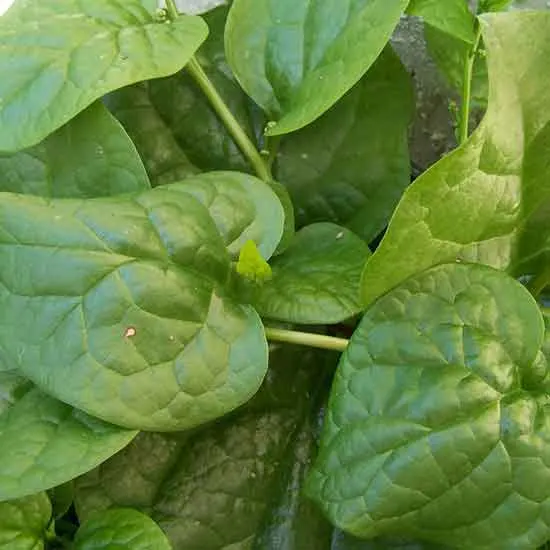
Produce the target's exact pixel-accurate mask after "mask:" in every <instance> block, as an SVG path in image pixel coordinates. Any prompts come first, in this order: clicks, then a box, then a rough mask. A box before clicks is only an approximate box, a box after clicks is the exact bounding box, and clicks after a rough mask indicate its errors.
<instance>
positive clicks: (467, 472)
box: [309, 264, 550, 548]
mask: <svg viewBox="0 0 550 550" xmlns="http://www.w3.org/2000/svg"><path fill="white" fill-rule="evenodd" d="M544 331H545V327H544V323H543V320H542V316H541V314H540V312H539V308H538V306H537V303H536V302H535V300H534V299H533V298H532V296H531V295H530V294H529V292H527V290H526V289H525V288H524V287H523V286H522V285H521V284H520V283H518V282H517V281H515V280H514V279H513V278H511V277H509V276H508V275H507V274H505V273H502V272H500V271H497V270H494V269H492V268H489V267H486V266H481V265H474V264H469V265H466V264H443V265H440V266H437V267H434V268H431V269H429V270H427V271H425V272H422V273H420V274H417V275H416V276H414V277H411V278H409V279H408V280H407V281H406V282H404V283H403V284H402V285H400V286H398V287H396V288H395V289H393V290H392V291H390V292H389V293H387V294H386V295H384V296H382V297H381V298H380V299H378V300H377V301H376V302H375V303H374V304H373V305H372V306H371V308H370V309H369V310H368V311H367V313H366V314H365V317H364V318H363V321H362V322H361V324H360V326H359V327H358V329H357V330H356V331H355V333H354V335H353V337H352V339H351V342H350V345H349V346H348V349H347V351H346V352H345V354H344V355H343V357H342V359H341V361H340V365H339V367H338V371H337V373H336V377H335V382H334V384H333V387H332V390H331V398H330V401H329V412H328V414H327V416H326V420H325V425H324V429H323V436H322V441H321V452H320V455H319V459H318V461H317V463H316V465H315V466H314V468H313V470H312V472H313V473H312V475H311V477H310V479H309V491H310V494H311V495H313V496H314V497H315V499H316V500H317V502H318V503H319V504H320V505H321V506H322V507H323V509H324V510H325V512H326V513H327V514H328V515H329V517H330V518H331V520H332V521H333V522H335V523H336V524H337V525H338V526H340V527H341V528H343V529H344V530H346V531H349V532H351V533H352V534H354V535H356V536H360V537H365V538H370V537H374V536H378V535H393V536H406V537H410V538H412V539H415V538H418V539H421V540H428V541H432V542H436V543H442V544H448V545H450V546H451V547H461V548H489V547H494V540H495V539H494V536H495V535H494V534H495V533H498V546H499V547H500V548H523V547H525V548H527V547H537V546H538V545H539V544H542V543H543V542H545V541H546V540H547V539H548V538H549V536H550V527H549V525H548V524H547V523H545V522H540V521H538V520H537V518H539V517H541V516H544V515H545V514H546V513H547V510H548V502H549V501H550V491H549V490H548V484H547V480H548V479H549V478H550V469H549V468H548V466H547V458H548V451H547V442H548V441H550V419H549V418H548V408H547V405H546V400H547V394H546V392H545V391H544V390H542V391H541V389H542V388H543V386H541V384H542V383H544V381H545V380H546V379H547V378H548V372H547V366H546V365H544V366H543V368H540V362H539V353H540V349H541V345H542V343H543V338H544Z"/></svg>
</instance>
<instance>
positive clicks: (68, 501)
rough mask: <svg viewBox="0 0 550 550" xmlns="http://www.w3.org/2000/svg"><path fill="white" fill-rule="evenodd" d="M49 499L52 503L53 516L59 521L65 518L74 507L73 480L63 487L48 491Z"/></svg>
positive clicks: (59, 486)
mask: <svg viewBox="0 0 550 550" xmlns="http://www.w3.org/2000/svg"><path fill="white" fill-rule="evenodd" d="M48 497H49V498H50V501H51V503H52V515H53V517H54V518H55V519H56V520H58V519H59V518H61V517H63V516H64V515H65V514H66V513H67V512H68V511H69V508H70V507H71V506H72V504H73V501H74V483H73V480H71V481H67V482H66V483H63V484H62V485H58V486H57V487H53V488H52V489H50V490H49V491H48Z"/></svg>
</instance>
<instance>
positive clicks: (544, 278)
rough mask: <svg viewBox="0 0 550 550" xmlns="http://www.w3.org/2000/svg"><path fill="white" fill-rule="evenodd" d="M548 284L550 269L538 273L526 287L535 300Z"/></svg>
mask: <svg viewBox="0 0 550 550" xmlns="http://www.w3.org/2000/svg"><path fill="white" fill-rule="evenodd" d="M549 283H550V269H545V270H544V271H543V272H542V273H539V274H538V275H536V276H535V277H533V278H532V279H531V280H530V281H529V282H528V283H527V285H526V287H527V290H528V291H529V292H530V293H531V294H532V295H533V296H534V297H535V298H537V297H538V296H539V294H540V293H541V292H542V291H543V290H544V289H545V288H546V287H547V286H548V284H549Z"/></svg>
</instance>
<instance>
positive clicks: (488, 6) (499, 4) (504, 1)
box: [478, 0, 511, 13]
mask: <svg viewBox="0 0 550 550" xmlns="http://www.w3.org/2000/svg"><path fill="white" fill-rule="evenodd" d="M510 3H511V0H480V2H479V8H478V11H479V13H486V12H489V11H503V10H505V9H506V8H507V7H508V5H509V4H510Z"/></svg>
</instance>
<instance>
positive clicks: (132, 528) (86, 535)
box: [74, 508, 172, 550]
mask: <svg viewBox="0 0 550 550" xmlns="http://www.w3.org/2000/svg"><path fill="white" fill-rule="evenodd" d="M114 548H131V549H132V550H153V548H154V549H155V550H171V549H172V547H171V546H170V543H169V542H168V539H167V538H166V535H165V534H164V533H163V532H162V529H161V528H160V527H159V526H158V525H157V524H156V523H155V522H154V521H153V520H152V519H151V518H150V517H148V516H146V515H145V514H142V513H141V512H138V511H137V510H132V509H130V508H119V509H113V510H106V511H102V512H98V513H97V514H94V515H93V516H92V517H91V518H90V519H89V520H88V521H87V522H86V523H84V524H83V525H82V526H81V527H80V528H79V530H78V531H77V533H76V537H75V540H74V550H112V549H114Z"/></svg>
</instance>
